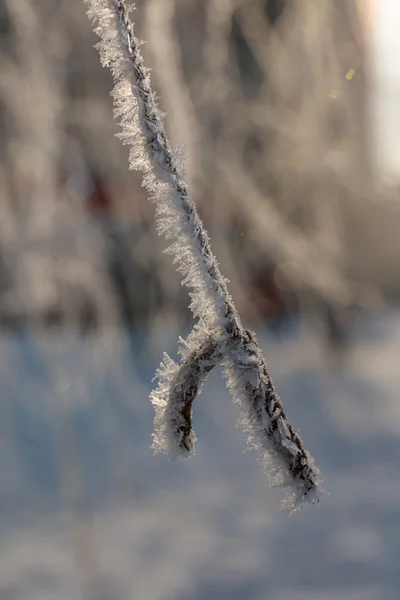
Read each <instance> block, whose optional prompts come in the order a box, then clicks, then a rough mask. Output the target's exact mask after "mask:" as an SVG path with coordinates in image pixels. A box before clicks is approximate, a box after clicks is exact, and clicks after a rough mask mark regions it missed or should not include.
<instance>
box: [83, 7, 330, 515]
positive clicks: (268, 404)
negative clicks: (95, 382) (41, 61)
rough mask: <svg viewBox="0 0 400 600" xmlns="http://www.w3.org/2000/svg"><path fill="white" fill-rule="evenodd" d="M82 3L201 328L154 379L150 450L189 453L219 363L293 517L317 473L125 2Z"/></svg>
mask: <svg viewBox="0 0 400 600" xmlns="http://www.w3.org/2000/svg"><path fill="white" fill-rule="evenodd" d="M84 2H85V3H86V4H87V5H88V6H89V10H88V15H89V17H90V18H91V19H92V20H93V21H96V22H97V27H96V29H95V31H96V33H97V34H98V35H99V36H100V42H99V44H98V46H97V47H98V49H99V51H100V57H101V62H102V64H103V65H104V66H108V67H109V68H110V70H111V72H112V74H113V77H114V80H115V87H114V90H113V92H112V95H113V98H114V115H115V117H116V118H117V119H119V124H120V126H121V132H120V133H119V134H118V137H119V138H120V139H121V140H122V142H123V143H124V144H129V145H130V146H131V151H130V167H131V168H132V169H136V170H140V171H142V172H143V185H144V186H145V187H146V189H147V190H148V191H149V193H150V197H151V199H152V200H153V201H154V203H155V205H156V219H157V227H158V232H159V233H160V234H163V235H164V236H165V237H166V238H167V239H169V240H172V244H171V245H170V246H169V248H168V249H167V252H168V253H169V254H171V255H172V257H173V262H174V263H176V264H177V270H178V271H179V272H180V273H181V274H182V283H183V284H184V285H187V286H189V287H190V288H191V292H190V293H189V295H190V298H191V303H190V308H191V310H192V312H193V314H194V316H195V317H196V318H197V320H198V321H197V323H196V325H195V327H194V328H193V331H192V333H191V334H190V335H189V337H188V339H187V340H186V342H181V347H180V351H179V352H180V354H181V361H180V363H179V364H177V363H175V362H174V361H173V360H172V359H170V358H169V357H168V356H167V355H165V356H164V360H163V362H162V364H161V367H160V369H159V370H158V372H157V378H158V380H159V385H158V387H157V389H156V390H155V391H154V392H153V393H152V394H151V401H152V402H153V405H154V407H155V413H156V415H155V433H154V443H153V448H154V450H155V451H161V452H169V453H172V454H175V455H176V454H186V455H187V454H190V453H193V452H194V444H195V441H196V437H195V434H194V431H193V428H192V424H191V413H192V404H193V401H194V399H195V398H196V397H197V395H198V394H199V393H200V391H201V388H202V385H203V383H204V381H205V379H206V378H207V375H208V373H209V372H210V371H211V369H212V368H213V367H214V366H215V365H216V364H217V363H218V362H222V366H223V373H224V375H225V377H226V379H227V385H228V388H229V390H230V391H231V393H232V395H233V398H234V401H235V403H236V404H237V405H238V407H239V409H240V419H239V424H240V427H241V428H242V429H244V431H245V432H246V433H247V434H248V442H249V444H250V445H251V446H252V447H253V448H255V449H257V450H258V451H259V452H260V453H261V456H260V462H261V463H262V464H263V466H264V467H265V468H266V467H268V470H269V476H270V481H271V484H272V485H278V484H279V485H283V486H285V487H288V486H289V487H290V489H291V491H290V494H289V496H288V497H287V498H286V500H285V506H286V507H287V508H289V510H291V511H293V510H296V509H297V508H299V507H300V506H301V504H302V502H303V501H304V500H310V501H312V502H315V501H317V500H318V497H319V496H318V494H319V478H318V470H317V469H316V467H315V465H314V461H313V459H312V457H311V456H310V455H309V453H308V452H307V451H306V450H305V448H304V446H303V443H302V440H301V439H300V437H299V436H298V434H297V433H296V431H295V430H294V429H293V427H292V426H291V425H290V423H289V422H288V420H287V418H286V415H285V413H284V410H283V406H282V402H281V400H280V398H279V396H278V395H277V393H276V391H275V388H274V385H273V383H272V380H271V378H270V376H269V374H268V371H267V365H266V363H265V360H264V358H263V355H262V353H261V350H260V347H259V346H258V343H257V340H256V338H255V336H254V334H252V333H251V332H249V331H247V330H245V329H244V328H243V326H242V324H241V321H240V317H239V315H238V313H237V311H236V308H235V306H234V304H233V301H232V298H231V297H230V295H229V293H228V290H227V287H226V281H227V280H226V279H225V278H224V277H223V276H222V274H221V272H220V270H219V266H218V263H217V261H216V258H215V257H214V255H213V253H212V251H211V247H210V240H209V238H208V234H207V232H206V231H205V230H204V226H203V223H202V222H201V220H200V218H199V216H198V214H197V211H196V207H195V205H194V203H193V201H192V200H191V198H190V196H189V194H188V189H187V185H186V180H185V169H184V166H183V159H182V154H183V153H182V150H177V151H172V149H171V147H170V145H169V142H168V140H167V137H166V134H165V130H164V125H163V117H164V116H163V115H162V113H161V112H160V111H159V109H158V107H157V102H156V98H155V96H154V94H153V92H152V89H151V84H150V77H149V71H148V69H146V68H145V67H144V65H143V59H142V56H141V53H140V45H141V43H140V42H139V41H138V40H137V38H136V37H135V36H134V33H133V26H132V24H131V22H130V20H129V17H128V12H129V10H128V9H127V7H126V5H125V2H124V0H84Z"/></svg>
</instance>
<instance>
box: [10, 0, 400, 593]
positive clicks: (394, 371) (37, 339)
mask: <svg viewBox="0 0 400 600" xmlns="http://www.w3.org/2000/svg"><path fill="white" fill-rule="evenodd" d="M182 4H183V3H182ZM138 12H139V11H138ZM76 14H77V15H79V19H81V18H82V14H83V13H82V11H80V12H79V11H78V10H76ZM375 15H376V27H375V33H374V42H373V45H374V65H373V72H374V77H373V82H372V90H371V91H372V102H371V113H372V121H371V122H372V126H373V128H374V130H375V141H376V144H375V147H374V152H375V155H376V159H377V162H378V164H379V165H380V167H381V170H382V171H381V172H382V175H385V176H387V177H393V178H395V179H398V178H399V175H400V168H399V167H400V116H399V115H400V68H399V61H398V60H397V57H398V56H399V55H400V38H399V31H400V4H399V2H398V0H380V1H379V3H378V6H377V7H376V9H375ZM71 23H72V25H71ZM71 23H69V26H70V27H71V28H72V29H73V21H71ZM83 37H84V36H83ZM58 41H59V45H60V47H61V46H63V43H64V44H65V46H68V40H67V41H65V40H64V42H63V40H62V39H61V38H60V39H59V40H58ZM56 46H57V44H56ZM89 46H90V44H89V42H88V47H89ZM72 54H73V53H72ZM60 55H62V53H61V54H60ZM82 56H83V55H82ZM95 59H96V60H97V57H95ZM95 59H94V58H93V61H94V60H95ZM75 60H78V61H79V57H78V59H76V58H75ZM71 64H73V61H72V62H71ZM350 67H352V65H349V68H350ZM71 73H72V75H71ZM71 73H67V75H66V79H68V77H70V80H71V82H72V83H70V81H69V79H68V84H70V85H71V88H72V89H73V85H74V79H73V75H74V71H73V68H72V69H71ZM96 73H97V72H96ZM91 76H92V73H91ZM93 78H95V76H93ZM88 79H90V77H88ZM82 85H83V84H82ZM107 86H108V87H109V80H107V81H106V85H105V87H106V88H107V90H108V87H107ZM107 98H108V96H107ZM100 104H101V101H99V105H98V106H97V105H96V106H95V105H94V104H93V105H90V106H89V107H88V114H87V115H86V114H85V115H84V117H85V119H87V121H88V123H89V121H90V119H93V122H94V123H95V125H94V126H93V129H94V130H96V129H97V130H98V129H99V127H98V126H97V124H96V123H97V122H96V118H97V119H98V122H100V123H101V125H102V127H103V125H104V135H105V136H109V137H110V139H111V138H112V133H113V132H114V130H115V124H114V123H112V121H111V119H109V121H106V119H105V118H103V113H102V111H101V110H100V108H99V106H100ZM109 109H110V107H109V106H106V108H105V112H104V114H107V115H108V114H109V113H110V110H109ZM96 111H98V112H96ZM107 111H108V112H107ZM78 112H79V111H78ZM71 114H72V116H74V115H73V111H71ZM89 117H90V118H89ZM57 127H58V126H57ZM57 127H56V129H57ZM39 133H40V132H39ZM34 139H36V138H34ZM107 139H108V138H107ZM99 146H100V145H99ZM92 150H93V149H92ZM89 154H90V152H89ZM69 156H75V155H74V153H73V152H71V153H70V154H69ZM118 156H119V155H118ZM118 161H119V158H118V159H117V160H116V162H117V164H119V162H118ZM105 162H107V161H105ZM71 164H72V163H71ZM73 167H74V165H72V166H71V172H72V171H73ZM74 168H75V167H74ZM111 170H112V169H111ZM126 171H127V169H126ZM121 179H122V175H121ZM360 214H361V213H360ZM373 214H374V215H375V213H373ZM328 217H329V214H328ZM389 218H392V216H391V215H389ZM328 220H329V219H328ZM215 233H216V235H215V234H214V236H212V237H213V239H214V240H215V245H217V244H218V242H219V239H218V223H217V225H216V227H215ZM10 237H11V238H12V239H14V238H13V234H12V233H11V234H10ZM137 237H139V236H137ZM144 237H145V236H144V235H143V240H144ZM221 238H222V236H221ZM378 241H379V240H378ZM139 242H140V244H138V246H139V245H140V247H141V250H142V253H143V256H144V255H146V252H149V253H150V250H152V248H150V250H149V247H148V245H149V244H148V241H147V242H146V240H144V241H142V238H140V240H139ZM146 243H147V246H146ZM221 244H222V242H221ZM150 245H151V244H150ZM377 245H378V244H377ZM389 245H390V244H389ZM214 247H215V246H214ZM217 247H218V246H217ZM221 247H222V249H223V246H221ZM368 248H370V246H369V245H368ZM157 252H158V250H157ZM137 254H139V252H137ZM221 254H222V252H221V253H220V254H218V256H220V255H221ZM389 254H390V252H389ZM228 255H229V253H228ZM360 255H361V258H362V261H363V262H366V263H368V262H369V258H368V260H365V255H364V254H363V253H362V252H361V251H360ZM371 257H373V253H372V251H371ZM139 258H140V260H142V255H140V257H139ZM225 259H226V257H225ZM339 259H340V255H339ZM99 262H101V261H99ZM139 262H140V261H139ZM222 262H223V260H222ZM226 262H227V264H229V262H228V261H226ZM371 262H373V261H371ZM46 264H47V263H46ZM143 264H145V261H144V260H143ZM160 264H161V267H160ZM160 264H158V263H157V266H158V268H160V270H162V272H163V276H164V279H168V280H169V278H170V274H171V273H172V268H171V266H170V265H169V266H168V268H164V265H163V263H160ZM382 264H384V265H385V267H386V266H387V263H382ZM140 265H141V266H142V263H140ZM234 266H235V265H234ZM385 267H382V268H381V267H379V269H377V270H379V271H382V272H383V271H384V270H385ZM152 268H153V267H152V264H150V269H152ZM168 269H170V270H168ZM233 270H234V269H233ZM143 271H144V273H146V271H145V268H144V267H143ZM393 272H395V273H397V266H396V265H395V266H394V271H390V273H389V276H388V277H389V278H390V277H392V273H393ZM165 274H166V275H165ZM229 276H230V275H229ZM71 277H72V278H73V277H74V271H73V270H72V276H71ZM171 277H172V275H171ZM392 278H393V277H392ZM83 279H84V280H85V281H84V283H85V282H86V274H84V277H83ZM137 281H138V280H137V279H135V278H133V283H132V285H133V287H135V286H137V287H138V288H140V291H139V292H138V293H137V296H138V297H139V298H140V300H141V302H142V304H143V305H146V304H147V303H149V304H150V292H151V290H150V291H149V290H148V289H147V288H143V286H142V283H140V284H138V283H137ZM396 281H397V278H396ZM23 283H26V282H25V280H24V282H23ZM239 283H240V282H239ZM39 287H40V288H41V286H40V285H39ZM95 287H96V286H95ZM149 287H150V286H149ZM239 287H240V286H239ZM43 288H44V286H43ZM41 289H42V288H41ZM95 291H96V294H97V295H98V296H101V292H99V290H98V289H97V287H96V290H95ZM153 293H154V295H155V296H156V295H157V290H156V292H154V290H153ZM171 295H172V294H171ZM27 297H28V294H27ZM106 308H107V307H106ZM300 322H301V324H300V325H298V324H291V325H288V326H286V327H282V328H279V327H278V328H277V329H276V330H275V334H273V333H272V331H271V328H269V327H268V326H267V324H266V319H265V320H263V319H262V318H259V320H258V321H257V322H256V323H254V324H252V328H254V329H255V330H256V332H257V335H258V338H259V340H260V342H261V345H262V347H263V350H264V352H265V356H266V358H267V362H268V365H269V367H270V371H271V374H272V376H273V378H274V381H275V384H276V387H277V389H278V392H279V393H280V395H281V397H282V399H283V402H284V406H285V409H286V412H287V414H288V416H289V418H290V420H291V422H292V423H293V425H294V426H295V427H296V428H297V429H299V431H300V434H301V436H302V438H303V439H304V442H305V445H306V447H307V449H309V450H310V452H311V453H312V454H313V455H314V457H315V459H316V462H317V465H318V466H319V468H320V469H321V472H322V477H323V480H324V485H323V487H324V489H325V491H326V494H325V495H324V497H323V498H322V501H321V503H320V505H319V506H311V505H307V506H305V507H304V510H303V511H302V512H301V513H298V514H296V515H294V516H293V517H291V518H289V517H288V515H287V514H286V513H285V512H283V511H281V510H280V500H281V498H282V493H281V492H280V490H276V489H270V488H269V487H268V482H267V479H266V477H265V476H264V475H263V473H262V470H261V468H260V467H259V465H258V464H257V460H256V458H257V457H256V456H255V455H254V454H252V453H243V450H244V449H245V442H246V440H245V438H244V436H243V434H242V433H241V432H240V431H238V430H236V429H235V422H236V418H237V414H236V409H235V408H234V406H233V404H232V402H231V399H230V397H229V395H228V393H227V391H226V389H225V387H224V385H223V380H222V378H221V375H220V372H219V370H216V371H215V372H213V373H212V375H211V377H210V379H209V380H208V382H207V384H206V385H205V388H204V391H203V393H202V395H201V396H200V398H198V399H197V401H196V404H195V414H194V425H195V430H196V433H197V437H198V444H197V449H196V456H195V457H193V458H190V459H188V460H178V461H177V462H170V461H168V459H167V458H166V457H163V456H160V455H157V456H154V455H153V453H152V451H151V449H150V446H151V442H152V439H151V435H152V429H153V408H152V406H151V403H150V401H149V394H150V391H151V389H152V386H153V385H154V383H152V378H153V376H154V373H155V371H156V368H157V367H158V365H159V363H160V360H161V358H162V352H163V351H167V352H169V353H170V354H171V355H172V356H173V355H174V352H175V349H176V341H177V336H178V334H182V335H183V333H184V332H183V331H182V330H181V328H180V327H178V326H177V325H176V322H174V320H173V319H171V320H168V319H165V320H164V321H163V320H162V319H158V320H157V322H156V323H153V324H151V332H150V334H149V332H148V331H146V330H144V331H143V332H140V331H136V333H135V334H134V335H132V336H131V337H129V336H128V334H127V332H126V331H124V330H122V329H120V328H118V327H116V326H115V324H108V323H107V324H106V326H105V328H103V329H102V330H101V331H100V333H96V334H94V333H93V334H88V335H87V336H86V337H85V336H83V337H82V336H81V337H78V336H77V335H74V334H73V333H65V331H64V330H62V331H64V332H62V331H60V332H56V333H51V334H49V333H48V332H41V331H39V332H38V331H34V332H33V333H32V334H29V333H27V332H26V330H25V329H21V330H18V327H17V328H16V329H17V331H15V330H14V331H13V333H7V332H6V331H5V330H2V331H1V335H0V382H1V383H0V386H1V387H0V399H1V401H0V448H1V452H0V532H1V537H0V600H56V599H57V600H81V599H82V600H128V599H129V600H130V599H135V600H228V599H229V600H397V599H398V598H399V594H400V570H399V565H398V563H399V561H398V557H399V555H400V468H399V456H400V404H399V391H400V369H399V355H400V312H399V311H398V310H396V309H395V308H384V309H379V310H372V311H370V312H369V313H365V314H364V315H363V316H361V317H360V318H359V320H358V321H357V322H356V324H355V328H354V331H353V336H352V337H351V339H350V340H349V341H348V343H347V344H346V345H345V346H344V347H343V348H341V349H340V350H338V349H337V350H333V349H332V348H331V347H330V346H329V345H328V344H327V342H326V341H325V337H324V336H323V335H322V334H321V327H320V324H319V323H318V322H317V321H311V322H309V321H308V320H304V321H303V320H301V321H300ZM168 324H170V325H168Z"/></svg>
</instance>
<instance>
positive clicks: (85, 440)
mask: <svg viewBox="0 0 400 600" xmlns="http://www.w3.org/2000/svg"><path fill="white" fill-rule="evenodd" d="M259 329H261V330H262V324H260V328H259ZM312 331H314V333H312ZM163 334H164V335H163V338H164V339H163V342H164V348H165V349H167V350H170V351H171V352H172V353H173V352H174V345H175V342H174V341H173V339H172V336H173V332H168V331H165V332H163ZM260 334H261V332H260ZM318 340H319V338H318V336H316V335H315V330H314V329H313V330H307V328H304V330H303V329H302V330H300V331H299V330H298V329H295V328H293V330H292V331H288V332H287V333H286V335H285V336H284V337H282V338H281V339H278V340H277V339H276V338H275V337H273V336H271V334H265V335H264V336H261V341H262V346H263V349H264V350H265V352H266V355H267V357H268V359H269V365H270V369H271V372H272V373H273V374H274V377H275V382H276V385H277V387H278V389H279V391H280V393H281V395H282V397H283V399H284V402H285V406H286V409H287V413H288V415H289V417H290V419H291V420H292V422H293V423H294V424H295V426H296V427H297V428H299V429H300V433H301V435H302V436H303V439H304V440H306V443H307V447H308V448H309V450H310V451H311V452H312V453H313V454H314V455H315V457H316V459H317V462H318V465H319V467H320V468H321V470H322V473H323V478H324V489H325V490H326V492H327V494H326V495H325V497H324V498H323V501H322V502H321V504H320V505H319V506H312V505H307V506H305V508H304V510H303V511H302V512H301V513H299V514H296V515H295V516H293V517H291V518H289V517H288V515H287V514H286V513H285V512H282V511H281V510H280V506H279V503H280V499H281V493H280V491H279V490H276V489H272V490H271V489H269V487H268V484H267V480H266V478H265V477H264V476H263V474H262V471H261V469H260V467H259V466H258V465H257V463H256V456H255V455H254V454H252V453H244V454H243V449H244V447H245V439H244V437H243V435H242V434H241V432H240V431H237V430H235V429H234V426H235V420H236V416H237V415H236V409H235V408H234V406H233V405H232V403H231V401H230V398H229V396H228V393H227V392H226V390H225V389H224V387H223V382H222V378H221V377H220V373H219V372H215V373H213V374H212V376H211V378H210V380H209V381H208V383H207V385H206V386H205V389H204V391H203V394H202V395H201V396H200V398H198V399H197V402H196V406H195V428H196V432H197V435H198V439H199V441H198V445H197V453H196V456H195V457H194V458H191V459H188V460H179V461H178V462H176V463H171V462H169V461H168V460H167V459H166V458H165V457H162V456H160V455H158V456H153V455H152V452H151V450H150V443H151V432H152V418H153V409H152V407H151V404H150V402H149V400H148V395H149V391H150V389H151V378H152V376H153V373H154V370H155V368H156V366H157V362H158V360H159V358H160V356H153V357H151V356H148V355H147V354H143V347H142V348H141V345H140V344H139V343H138V341H139V340H138V339H135V340H133V343H129V341H128V340H127V339H126V338H125V337H124V336H123V335H118V334H115V333H113V334H108V335H105V336H104V337H103V338H102V339H101V340H99V339H94V340H90V339H88V340H87V341H86V342H82V341H79V342H78V341H77V340H74V339H73V338H70V339H68V340H64V341H61V340H58V342H53V344H52V345H51V353H52V358H50V359H49V360H47V361H46V364H47V368H45V367H44V363H43V358H41V357H43V356H46V352H47V350H46V348H47V349H48V350H50V347H48V340H46V341H43V343H41V342H40V340H39V341H38V340H36V341H35V343H33V342H32V340H29V339H27V338H21V339H20V340H18V341H15V340H7V339H4V338H2V340H1V344H0V353H1V361H0V362H1V365H2V376H1V380H2V404H1V410H2V416H1V427H2V432H1V438H0V439H1V446H2V452H1V461H2V465H1V495H0V502H1V509H2V510H1V529H2V535H1V550H0V551H1V560H0V597H1V598H4V599H8V598H10V599H11V598H21V599H25V598H26V599H27V600H28V599H36V598H37V599H39V598H41V599H47V598H49V599H50V598H60V599H64V598H65V599H67V598H68V599H72V598H74V599H75V598H77V599H78V598H82V597H84V598H86V597H89V598H91V597H93V598H110V599H111V598H112V599H114V600H117V599H125V598H145V599H146V600H147V599H149V600H152V599H154V600H158V599H159V600H167V599H171V600H172V599H182V600H184V599H193V600H195V599H196V600H205V599H210V598H212V599H214V598H215V599H221V598H226V599H228V598H229V599H230V600H232V599H234V600H242V599H246V600H264V599H265V600H267V599H268V600H303V599H304V600H306V599H310V598H311V599H315V600H316V599H317V598H318V600H321V599H323V600H336V599H338V598H343V599H344V598H346V600H349V599H351V600H353V599H357V600H358V599H361V598H362V599H368V600H369V599H374V600H375V599H376V600H377V599H379V600H395V599H397V598H398V594H399V589H400V576H399V569H398V560H397V557H398V555H399V551H400V525H399V524H400V471H399V468H398V456H399V452H400V411H399V400H398V394H399V388H400V371H399V369H398V353H399V346H400V315H399V314H397V313H394V314H387V315H385V316H384V317H382V316H380V315H375V316H370V317H369V319H368V321H365V322H360V323H359V325H358V327H357V334H356V337H355V340H354V342H353V344H352V345H351V346H350V347H349V348H348V349H347V350H346V351H345V352H344V353H341V354H340V356H339V355H332V354H331V352H330V351H328V350H327V348H326V347H324V346H323V345H321V342H320V341H318ZM54 344H56V347H57V349H58V350H57V352H55V351H54ZM155 354H157V352H156V353H155ZM110 357H112V358H110ZM49 364H51V367H52V369H51V370H52V372H56V373H59V381H58V382H51V381H50V380H49V376H48V372H47V369H48V367H49ZM68 372H73V373H74V377H73V379H71V380H69V379H68V376H67V375H65V377H64V376H63V373H64V374H67V373H68ZM49 406H52V409H51V410H49ZM66 423H69V426H68V427H67V425H66Z"/></svg>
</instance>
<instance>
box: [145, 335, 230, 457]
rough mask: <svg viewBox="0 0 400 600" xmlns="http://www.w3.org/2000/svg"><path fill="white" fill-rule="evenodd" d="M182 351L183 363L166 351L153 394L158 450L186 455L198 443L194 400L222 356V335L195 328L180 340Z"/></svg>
mask: <svg viewBox="0 0 400 600" xmlns="http://www.w3.org/2000/svg"><path fill="white" fill-rule="evenodd" d="M194 337H196V340H194ZM189 340H190V342H189ZM192 348H194V350H192ZM179 353H180V354H181V356H182V360H181V363H180V364H177V363H176V362H175V361H173V360H172V359H171V358H170V357H169V356H168V355H167V354H165V356H164V360H163V362H162V363H161V367H160V369H159V370H158V371H157V377H158V379H159V385H158V387H157V389H156V390H154V392H153V393H152V394H151V396H150V397H151V400H152V402H153V404H154V406H155V408H156V418H155V433H154V443H153V448H154V450H155V452H168V453H169V454H173V455H177V454H180V455H183V456H185V455H187V454H188V453H190V452H194V445H195V442H196V435H195V433H194V430H193V427H192V406H193V402H194V400H195V399H196V397H197V396H198V395H199V394H200V392H201V389H202V386H203V383H204V382H205V380H206V379H207V376H208V374H209V373H210V372H211V371H212V369H213V368H214V367H215V366H216V365H217V364H218V363H219V362H220V361H221V360H222V358H223V338H221V335H220V334H219V333H218V332H217V331H215V332H211V333H204V332H203V331H202V330H201V329H200V330H199V329H198V328H196V327H195V328H194V329H193V331H192V334H191V336H190V338H188V340H187V341H186V342H185V341H183V340H181V348H180V351H179Z"/></svg>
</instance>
